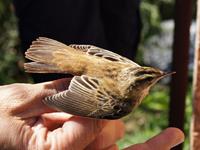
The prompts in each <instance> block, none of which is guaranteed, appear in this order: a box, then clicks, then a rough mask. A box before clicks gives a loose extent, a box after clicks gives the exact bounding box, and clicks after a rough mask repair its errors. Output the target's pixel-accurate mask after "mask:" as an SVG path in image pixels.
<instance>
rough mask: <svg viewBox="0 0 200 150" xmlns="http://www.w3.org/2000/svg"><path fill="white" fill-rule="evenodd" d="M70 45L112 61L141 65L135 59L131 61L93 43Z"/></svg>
mask: <svg viewBox="0 0 200 150" xmlns="http://www.w3.org/2000/svg"><path fill="white" fill-rule="evenodd" d="M69 46H70V47H72V48H74V49H76V50H80V51H83V52H85V53H87V54H89V55H94V56H98V57H103V58H105V59H108V60H111V61H119V62H123V63H130V64H133V65H134V66H135V67H139V65H138V64H137V63H135V62H133V61H131V60H130V59H128V58H125V57H123V56H121V55H119V54H116V53H114V52H111V51H109V50H106V49H103V48H100V47H97V46H93V45H77V44H71V45H69Z"/></svg>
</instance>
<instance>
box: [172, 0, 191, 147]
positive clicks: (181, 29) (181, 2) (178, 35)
mask: <svg viewBox="0 0 200 150" xmlns="http://www.w3.org/2000/svg"><path fill="white" fill-rule="evenodd" d="M174 12H175V17H174V21H175V29H174V43H173V64H172V70H173V71H176V74H175V75H173V76H172V82H171V87H170V110H169V126H173V127H177V128H179V129H181V130H184V112H185V97H186V92H187V81H188V60H189V39H190V23H191V18H192V0H176V3H175V8H174ZM174 150H182V145H180V146H178V147H176V148H174Z"/></svg>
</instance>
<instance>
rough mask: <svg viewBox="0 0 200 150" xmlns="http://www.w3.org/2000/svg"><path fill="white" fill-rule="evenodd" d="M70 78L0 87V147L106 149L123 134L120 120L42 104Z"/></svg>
mask: <svg viewBox="0 0 200 150" xmlns="http://www.w3.org/2000/svg"><path fill="white" fill-rule="evenodd" d="M69 82H70V79H61V80H56V81H53V82H46V83H40V84H11V85H5V86H0V95H1V97H0V134H1V136H0V147H1V149H9V150H11V149H20V150H23V149H34V150H36V149H39V150H44V149H45V150H46V149H52V150H63V149H67V150H71V149H73V150H80V149H109V148H110V147H115V146H116V145H115V142H116V140H118V139H119V138H121V137H122V136H123V133H124V125H123V123H122V122H121V121H119V120H116V121H106V120H95V119H89V118H82V117H78V116H72V115H69V114H66V113H62V112H56V111H55V110H52V109H50V108H48V107H47V106H46V105H44V104H43V103H42V99H43V98H44V97H46V96H48V95H52V94H56V93H57V92H59V91H63V90H65V89H66V88H67V87H68V85H69Z"/></svg>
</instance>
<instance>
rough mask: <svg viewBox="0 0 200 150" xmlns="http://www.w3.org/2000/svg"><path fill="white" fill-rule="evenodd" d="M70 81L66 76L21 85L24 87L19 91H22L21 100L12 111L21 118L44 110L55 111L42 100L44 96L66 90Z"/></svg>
mask: <svg viewBox="0 0 200 150" xmlns="http://www.w3.org/2000/svg"><path fill="white" fill-rule="evenodd" d="M70 81H71V79H69V78H66V79H59V80H55V81H51V82H44V83H39V84H33V85H31V84H25V85H24V86H22V85H21V88H23V89H24V90H21V92H20V93H22V95H21V99H23V101H22V102H21V103H20V105H18V106H16V108H15V109H14V110H13V111H12V113H13V114H15V115H17V116H19V117H21V118H29V117H34V116H38V115H40V114H43V113H46V112H52V111H55V110H53V109H52V108H49V107H48V106H46V105H45V104H44V103H43V102H42V100H43V99H44V98H45V97H46V96H49V95H53V94H56V93H58V92H60V91H63V90H66V89H67V88H68V85H69V83H70Z"/></svg>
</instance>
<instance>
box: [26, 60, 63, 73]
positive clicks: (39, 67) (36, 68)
mask: <svg viewBox="0 0 200 150" xmlns="http://www.w3.org/2000/svg"><path fill="white" fill-rule="evenodd" d="M24 69H25V71H26V72H30V73H66V72H64V71H62V70H61V69H60V68H58V67H57V66H56V65H51V64H45V63H40V62H29V63H25V64H24Z"/></svg>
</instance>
